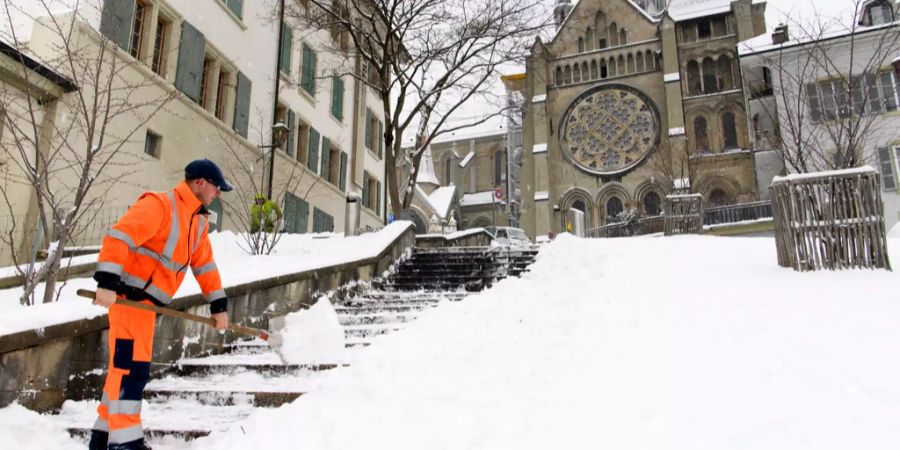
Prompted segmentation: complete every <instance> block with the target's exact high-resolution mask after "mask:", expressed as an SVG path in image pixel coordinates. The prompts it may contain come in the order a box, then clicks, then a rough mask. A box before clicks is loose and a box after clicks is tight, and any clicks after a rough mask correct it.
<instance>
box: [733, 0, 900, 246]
mask: <svg viewBox="0 0 900 450" xmlns="http://www.w3.org/2000/svg"><path fill="white" fill-rule="evenodd" d="M868 3H877V2H868ZM868 3H867V4H868ZM898 33H900V22H893V23H889V24H881V25H875V26H865V25H863V26H860V27H859V28H857V29H856V32H855V34H854V35H853V36H851V35H850V33H849V32H843V33H841V32H834V33H830V34H827V35H826V36H825V37H823V39H821V40H819V41H815V42H808V41H806V42H804V41H801V40H796V39H789V40H787V41H785V42H782V43H780V44H776V43H774V41H773V40H772V37H771V36H768V35H766V36H760V37H757V38H754V39H751V40H749V41H745V42H743V43H741V46H740V54H741V70H742V72H743V74H744V80H745V83H746V84H747V85H748V86H747V87H746V89H745V92H746V93H747V102H748V103H747V104H748V105H749V114H748V122H749V123H748V126H749V129H750V135H751V138H752V139H753V141H754V148H755V149H756V150H757V152H758V153H759V154H767V153H772V154H775V155H780V154H781V153H780V151H779V150H777V145H778V140H779V135H781V134H783V135H784V138H785V139H788V138H789V136H790V135H789V134H788V133H789V132H788V131H784V130H786V129H787V127H789V126H790V125H789V124H787V116H790V117H795V118H796V117H800V119H801V122H800V123H801V124H802V127H805V130H806V131H805V134H804V135H805V136H807V138H808V139H812V140H815V141H816V142H817V145H816V146H815V147H811V148H822V149H823V150H822V151H821V152H815V153H813V154H811V156H812V158H811V159H812V161H810V162H809V165H810V170H815V171H821V170H830V169H833V168H834V165H833V164H834V163H835V161H834V158H835V154H834V150H828V149H829V148H831V147H832V146H833V144H830V143H833V142H834V141H833V138H832V137H831V136H830V135H829V133H828V129H829V127H830V128H831V129H835V127H834V125H833V124H829V121H833V120H840V117H845V115H846V114H847V112H846V109H847V108H848V106H847V105H848V104H849V101H848V100H847V96H853V95H855V96H856V98H857V99H860V100H862V102H859V101H858V100H857V104H862V103H865V112H864V118H863V119H862V122H863V123H868V124H869V125H868V129H867V131H866V133H865V134H864V138H863V139H862V142H861V143H862V145H861V146H862V147H863V149H862V154H861V155H860V156H861V158H862V161H860V164H867V165H871V166H872V167H875V168H877V169H878V170H879V171H880V172H881V174H882V198H883V201H884V210H885V226H886V227H887V229H890V228H891V227H893V226H894V225H895V224H896V223H897V222H898V221H900V183H898V178H897V177H898V175H900V165H898V156H900V96H898V89H897V86H898V82H900V78H898V74H900V72H898V70H897V67H896V66H892V64H891V63H892V60H893V59H894V58H895V57H896V56H900V53H897V54H896V55H895V54H892V53H891V52H886V53H885V52H881V53H878V51H879V50H878V49H879V48H880V47H881V46H882V45H883V43H884V42H885V37H886V36H890V35H894V36H896V35H897V34H898ZM851 37H852V38H853V44H852V47H851ZM890 39H891V40H894V39H896V38H890ZM894 42H896V41H894ZM813 48H815V49H816V50H813ZM851 48H852V51H851ZM818 51H821V52H824V53H827V55H828V58H829V60H830V62H831V63H833V64H834V67H837V68H838V70H839V71H840V72H841V74H840V75H841V76H843V77H845V78H846V77H847V76H848V75H849V74H852V76H853V77H854V78H856V77H857V76H859V77H860V78H859V80H862V81H861V82H859V83H858V86H859V89H858V90H855V91H854V92H850V93H848V92H846V89H844V90H843V91H842V90H840V89H838V86H839V85H840V81H836V78H835V77H836V76H837V74H836V72H837V71H836V70H835V69H831V70H826V69H822V68H821V67H819V66H818V65H817V64H815V63H814V62H811V61H810V55H812V54H814V53H815V52H818ZM894 52H895V53H896V51H894ZM851 54H852V56H853V59H854V60H855V63H854V68H853V69H852V70H851V68H850V66H851ZM881 54H884V56H883V57H881V56H880V55H881ZM873 55H874V56H875V59H878V61H876V62H875V63H874V64H873V65H872V66H873V72H877V73H872V74H870V75H868V76H867V75H866V74H862V73H861V69H860V67H862V66H865V65H866V63H867V62H868V61H869V60H872V59H873ZM798 79H801V81H799V82H798ZM799 83H802V84H803V87H801V86H799V85H798V84H799ZM784 93H787V94H784ZM798 93H802V94H798ZM798 101H799V102H800V103H797V102H798ZM786 104H787V106H786ZM791 105H794V109H791V107H792V106H791ZM796 105H801V109H802V114H800V113H798V112H797V111H798V109H797V108H796ZM842 105H843V106H842ZM842 108H843V109H842ZM834 147H835V148H836V146H834ZM773 162H774V161H772V158H768V159H766V160H765V161H761V160H760V161H757V172H758V173H757V177H758V181H759V184H760V188H761V191H760V192H761V193H762V192H765V191H763V189H766V190H767V187H768V185H769V184H770V183H771V180H772V178H773V177H774V176H776V175H778V174H779V173H778V172H782V171H783V172H785V173H792V172H795V169H794V168H793V167H791V164H790V163H789V162H787V161H784V160H782V165H781V168H779V167H777V164H774V165H773Z"/></svg>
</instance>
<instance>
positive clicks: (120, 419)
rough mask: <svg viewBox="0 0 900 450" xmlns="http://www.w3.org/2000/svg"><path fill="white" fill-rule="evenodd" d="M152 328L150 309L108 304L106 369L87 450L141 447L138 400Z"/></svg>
mask: <svg viewBox="0 0 900 450" xmlns="http://www.w3.org/2000/svg"><path fill="white" fill-rule="evenodd" d="M142 303H148V304H152V302H150V301H149V300H145V301H143V302H142ZM155 327H156V313H154V312H152V311H144V310H142V309H137V308H131V307H128V306H123V305H119V304H114V305H112V306H110V307H109V371H108V372H107V374H106V383H104V385H103V396H102V398H101V399H100V406H98V407H97V415H98V416H99V417H98V418H97V422H96V423H95V424H94V429H93V432H92V433H91V442H90V445H89V448H90V449H92V450H93V449H98V450H99V449H106V448H109V449H117V450H118V449H133V448H134V449H140V448H143V445H144V430H143V428H141V401H142V399H143V396H144V386H146V384H147V381H148V380H149V379H150V361H151V359H152V356H153V332H154V329H155Z"/></svg>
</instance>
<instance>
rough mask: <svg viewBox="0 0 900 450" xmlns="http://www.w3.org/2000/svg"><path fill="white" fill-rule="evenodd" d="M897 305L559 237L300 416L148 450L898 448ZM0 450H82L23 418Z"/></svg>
mask: <svg viewBox="0 0 900 450" xmlns="http://www.w3.org/2000/svg"><path fill="white" fill-rule="evenodd" d="M889 245H890V251H891V252H892V254H893V255H897V254H898V252H900V239H890V243H889ZM895 261H896V258H895ZM898 292H900V275H898V274H896V273H892V272H887V271H858V270H857V271H843V272H817V273H798V272H794V271H792V270H790V269H783V268H780V267H778V266H777V264H776V255H775V244H774V240H773V239H772V238H732V237H728V238H726V237H710V236H684V237H674V238H659V237H643V238H628V239H577V238H574V237H571V236H568V235H563V236H560V237H558V238H557V239H556V240H555V241H554V242H552V243H549V244H546V245H545V246H544V247H543V248H542V251H541V253H540V254H539V255H538V261H537V262H536V263H535V264H534V265H533V266H532V268H531V272H529V273H526V274H525V275H524V276H523V277H522V278H519V279H516V278H511V279H506V280H504V281H502V282H500V283H498V284H496V285H495V286H494V287H493V288H492V289H490V290H488V291H485V292H483V293H480V294H476V295H473V296H470V297H467V298H466V299H464V300H463V301H461V302H458V303H444V304H442V305H441V306H439V307H437V308H435V309H433V310H431V311H429V312H427V313H425V314H423V315H422V316H421V317H420V318H419V319H418V320H416V321H414V322H411V323H409V324H407V326H406V327H405V328H404V330H402V331H400V332H397V333H394V334H390V335H387V336H383V337H379V338H378V339H376V340H375V341H374V344H373V345H372V346H371V347H368V348H365V349H362V350H360V351H358V352H353V355H352V361H351V364H352V365H351V366H350V367H347V368H341V369H337V370H334V371H330V372H327V373H326V374H327V376H325V377H323V378H322V379H319V380H317V385H316V389H315V390H314V391H313V392H311V393H309V394H307V395H304V396H302V397H300V398H299V399H298V400H297V401H295V402H294V403H292V404H289V405H285V406H283V407H281V408H277V409H256V410H254V411H250V412H249V416H248V417H247V418H246V419H244V420H243V421H241V422H239V423H235V424H233V425H231V426H230V427H229V428H228V429H227V430H226V431H223V432H216V433H213V434H212V435H211V436H209V437H208V438H204V439H200V440H197V441H194V442H192V443H188V444H184V443H173V442H162V443H159V444H157V445H156V447H155V448H169V449H174V448H198V449H199V448H216V449H246V448H266V449H278V448H303V449H361V448H366V449H429V450H433V449H542V450H544V449H548V448H575V449H597V448H609V449H690V450H698V449H710V450H712V449H715V450H721V449H766V450H771V449H785V450H800V449H816V450H823V449H825V450H827V449H841V450H844V449H849V448H854V449H856V448H859V449H867V450H868V449H896V448H900V381H898V380H900V299H898V294H897V293H898ZM326 374H322V375H326ZM227 383H228V381H227V380H222V381H221V385H222V386H226V385H227ZM179 406H180V409H176V410H174V411H173V412H172V414H181V413H180V412H179V411H183V414H184V416H185V420H186V421H188V420H189V418H190V417H191V416H190V414H192V413H197V411H200V410H201V409H202V408H200V407H197V408H196V410H195V409H194V407H193V406H192V405H191V404H184V405H179ZM0 432H2V433H3V436H4V442H6V444H4V446H7V447H8V448H20V447H21V448H25V447H27V448H60V449H64V448H73V449H74V448H80V445H83V444H79V443H78V442H75V441H72V440H70V439H68V438H67V436H66V434H65V432H64V431H63V429H62V425H61V424H60V423H58V422H56V421H54V418H53V417H48V416H39V415H37V414H35V413H32V412H29V411H27V410H25V409H23V408H21V407H19V406H11V407H8V408H5V409H2V410H0Z"/></svg>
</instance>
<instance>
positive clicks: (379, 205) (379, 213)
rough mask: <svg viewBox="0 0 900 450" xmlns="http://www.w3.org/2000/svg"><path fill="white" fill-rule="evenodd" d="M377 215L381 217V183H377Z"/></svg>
mask: <svg viewBox="0 0 900 450" xmlns="http://www.w3.org/2000/svg"><path fill="white" fill-rule="evenodd" d="M375 214H378V215H379V216H380V215H381V182H380V181H376V182H375Z"/></svg>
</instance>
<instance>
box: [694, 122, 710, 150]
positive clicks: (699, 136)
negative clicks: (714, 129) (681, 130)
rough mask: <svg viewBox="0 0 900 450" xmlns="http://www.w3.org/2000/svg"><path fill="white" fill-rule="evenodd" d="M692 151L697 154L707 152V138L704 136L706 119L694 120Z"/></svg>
mask: <svg viewBox="0 0 900 450" xmlns="http://www.w3.org/2000/svg"><path fill="white" fill-rule="evenodd" d="M694 149H695V150H696V151H697V153H707V152H709V137H708V136H707V134H706V118H705V117H697V118H695V119H694Z"/></svg>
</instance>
